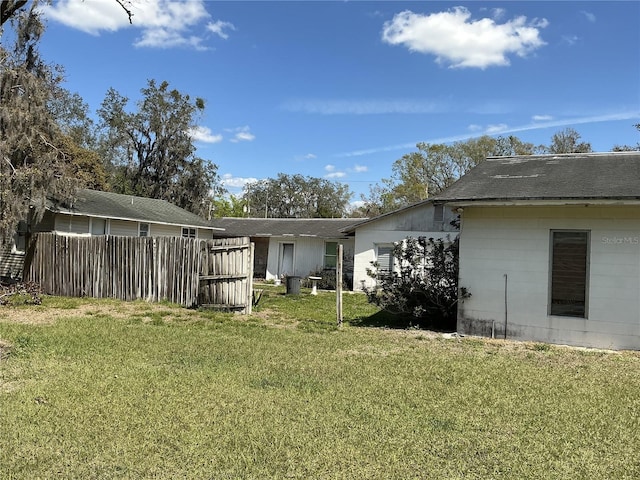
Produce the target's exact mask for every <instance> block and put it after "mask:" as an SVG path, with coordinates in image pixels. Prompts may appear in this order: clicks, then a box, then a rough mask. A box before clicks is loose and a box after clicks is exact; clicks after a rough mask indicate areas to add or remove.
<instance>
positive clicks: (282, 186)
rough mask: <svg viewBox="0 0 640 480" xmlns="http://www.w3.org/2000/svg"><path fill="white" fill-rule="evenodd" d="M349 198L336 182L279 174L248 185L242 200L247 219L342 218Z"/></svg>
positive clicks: (346, 188)
mask: <svg viewBox="0 0 640 480" xmlns="http://www.w3.org/2000/svg"><path fill="white" fill-rule="evenodd" d="M351 195H352V193H351V192H350V191H349V187H347V186H346V185H343V184H340V183H338V182H331V181H329V180H325V179H323V178H315V177H305V176H303V175H299V174H295V175H288V174H285V173H279V174H278V177H277V178H268V179H266V180H261V181H258V182H253V183H250V184H248V185H247V186H246V187H245V191H244V200H245V202H246V203H247V205H248V206H249V212H248V213H249V216H250V217H265V218H267V217H269V218H342V217H344V216H345V215H346V213H347V209H348V207H349V200H350V199H351Z"/></svg>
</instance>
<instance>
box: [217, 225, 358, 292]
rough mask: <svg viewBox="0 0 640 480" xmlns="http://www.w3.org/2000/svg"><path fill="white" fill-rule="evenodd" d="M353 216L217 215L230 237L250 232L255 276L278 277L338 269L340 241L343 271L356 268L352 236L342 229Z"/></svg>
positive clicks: (246, 234) (350, 270)
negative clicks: (265, 216)
mask: <svg viewBox="0 0 640 480" xmlns="http://www.w3.org/2000/svg"><path fill="white" fill-rule="evenodd" d="M353 222H354V220H353V219H352V218H231V217H225V218H214V219H213V220H212V224H213V225H215V226H216V227H219V228H223V229H224V235H225V236H227V237H234V236H238V237H244V236H248V237H250V238H251V241H252V242H253V243H254V244H255V257H254V276H255V277H257V278H264V279H266V280H277V279H281V278H282V277H284V276H287V275H294V276H300V277H306V276H309V275H310V274H313V273H315V272H319V271H321V270H324V269H335V267H336V258H337V252H338V245H339V244H342V245H343V271H344V274H345V277H347V279H350V277H351V275H352V271H353V246H354V240H353V238H349V237H348V236H347V235H346V234H344V233H343V232H342V231H341V230H342V229H343V228H345V227H347V226H348V225H351V224H353Z"/></svg>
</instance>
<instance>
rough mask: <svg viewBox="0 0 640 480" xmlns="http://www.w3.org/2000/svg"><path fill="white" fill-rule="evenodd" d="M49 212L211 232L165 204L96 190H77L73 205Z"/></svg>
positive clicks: (193, 217) (201, 221)
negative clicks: (198, 228) (201, 229)
mask: <svg viewBox="0 0 640 480" xmlns="http://www.w3.org/2000/svg"><path fill="white" fill-rule="evenodd" d="M51 210H52V211H54V212H60V213H70V214H74V215H88V216H93V217H104V218H115V219H120V220H134V221H141V222H150V223H162V224H168V225H184V226H192V227H204V228H213V225H211V223H210V222H208V221H207V220H205V219H203V218H201V217H199V216H198V215H195V214H193V213H191V212H189V211H187V210H185V209H183V208H180V207H178V206H176V205H173V204H171V203H169V202H167V201H165V200H157V199H154V198H144V197H135V196H133V195H121V194H118V193H111V192H100V191H97V190H88V189H83V190H78V192H77V194H76V201H75V203H74V204H73V205H72V206H71V207H70V208H67V207H66V206H62V205H59V204H55V205H53V206H52V207H51Z"/></svg>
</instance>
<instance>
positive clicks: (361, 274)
mask: <svg viewBox="0 0 640 480" xmlns="http://www.w3.org/2000/svg"><path fill="white" fill-rule="evenodd" d="M443 213H444V220H443V221H442V222H434V219H433V216H434V207H433V205H432V204H426V205H424V206H420V207H416V208H412V209H408V210H403V211H400V212H398V213H396V214H393V215H387V216H384V217H381V218H380V219H379V220H376V221H374V222H371V223H368V224H365V225H362V226H361V227H357V229H356V237H355V238H356V239H355V254H354V265H353V289H354V290H361V289H362V287H363V286H366V287H367V288H371V287H373V286H374V285H375V280H374V279H372V278H371V277H369V275H367V269H368V268H371V262H373V261H375V260H376V247H377V246H378V245H389V244H393V243H394V242H401V241H402V240H404V239H405V238H407V237H414V238H415V237H420V236H425V237H429V238H434V239H443V240H445V239H446V238H447V235H448V236H449V237H451V238H452V239H453V238H454V237H455V236H456V235H457V234H458V231H457V230H456V229H455V228H454V227H453V226H452V225H451V224H450V222H451V221H452V220H453V219H454V218H455V217H456V216H457V215H456V214H454V213H453V212H452V211H451V209H449V208H446V207H445V209H444V212H443Z"/></svg>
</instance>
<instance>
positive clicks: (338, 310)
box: [336, 244, 342, 327]
mask: <svg viewBox="0 0 640 480" xmlns="http://www.w3.org/2000/svg"><path fill="white" fill-rule="evenodd" d="M336 314H337V317H338V326H339V327H341V326H342V244H339V245H338V259H337V265H336Z"/></svg>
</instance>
